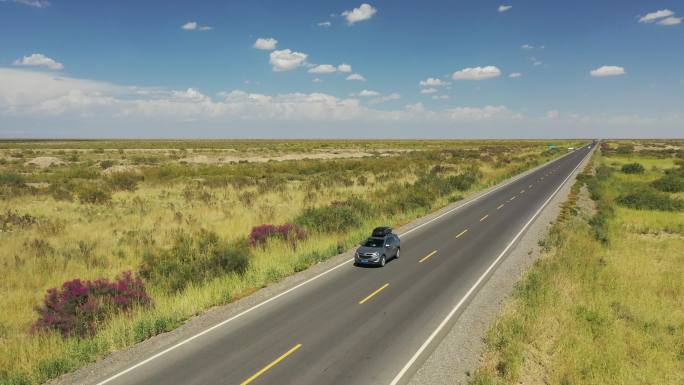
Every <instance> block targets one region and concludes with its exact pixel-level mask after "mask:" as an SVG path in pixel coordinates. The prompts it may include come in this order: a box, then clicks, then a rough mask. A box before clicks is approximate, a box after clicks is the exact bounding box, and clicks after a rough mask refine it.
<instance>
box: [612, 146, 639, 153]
mask: <svg viewBox="0 0 684 385" xmlns="http://www.w3.org/2000/svg"><path fill="white" fill-rule="evenodd" d="M615 152H616V153H618V154H620V155H630V154H632V153H633V152H634V146H633V145H631V144H623V145H620V146H618V148H617V150H615Z"/></svg>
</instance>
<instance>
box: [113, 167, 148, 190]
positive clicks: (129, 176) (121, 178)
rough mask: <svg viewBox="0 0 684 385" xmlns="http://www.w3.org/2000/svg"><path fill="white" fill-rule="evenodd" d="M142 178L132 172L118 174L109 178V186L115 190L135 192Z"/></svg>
mask: <svg viewBox="0 0 684 385" xmlns="http://www.w3.org/2000/svg"><path fill="white" fill-rule="evenodd" d="M140 179H141V177H140V176H139V175H136V174H134V173H130V172H117V173H113V174H111V175H110V176H109V177H108V178H107V182H108V184H109V186H110V187H111V188H112V189H113V190H126V191H135V190H136V189H137V188H138V181H140Z"/></svg>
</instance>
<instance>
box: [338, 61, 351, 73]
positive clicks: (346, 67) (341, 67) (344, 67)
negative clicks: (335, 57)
mask: <svg viewBox="0 0 684 385" xmlns="http://www.w3.org/2000/svg"><path fill="white" fill-rule="evenodd" d="M337 70H338V71H340V72H344V73H348V72H352V67H351V66H350V65H349V64H344V63H342V64H340V65H338V66H337Z"/></svg>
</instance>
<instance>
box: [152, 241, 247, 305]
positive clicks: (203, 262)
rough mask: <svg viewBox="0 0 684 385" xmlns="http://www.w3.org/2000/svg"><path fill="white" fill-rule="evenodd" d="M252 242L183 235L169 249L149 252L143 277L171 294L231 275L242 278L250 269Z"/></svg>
mask: <svg viewBox="0 0 684 385" xmlns="http://www.w3.org/2000/svg"><path fill="white" fill-rule="evenodd" d="M250 256H251V252H250V249H249V242H248V241H247V240H246V239H241V240H237V241H233V242H228V241H226V240H223V239H221V238H220V237H219V236H218V235H217V234H216V233H215V232H211V231H206V230H201V231H199V232H197V233H195V234H191V233H186V232H181V233H179V234H177V235H176V238H175V241H174V243H173V245H172V246H171V247H170V248H168V249H157V250H153V249H147V250H146V251H145V253H144V255H143V262H142V267H141V269H140V275H141V276H142V277H143V278H145V279H146V280H148V281H149V282H151V283H152V284H153V285H155V286H156V287H160V288H163V289H164V290H166V291H167V292H178V291H180V290H182V289H184V288H185V287H187V286H188V285H189V284H200V283H202V282H205V281H207V280H209V279H212V278H216V277H218V276H220V275H224V274H228V273H237V274H242V273H244V272H245V271H246V270H247V267H248V266H249V261H250Z"/></svg>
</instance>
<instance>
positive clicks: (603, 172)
mask: <svg viewBox="0 0 684 385" xmlns="http://www.w3.org/2000/svg"><path fill="white" fill-rule="evenodd" d="M613 171H615V170H613V168H612V167H609V166H604V165H601V166H598V167H597V168H596V178H598V179H599V180H606V179H608V178H610V176H611V175H613Z"/></svg>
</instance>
